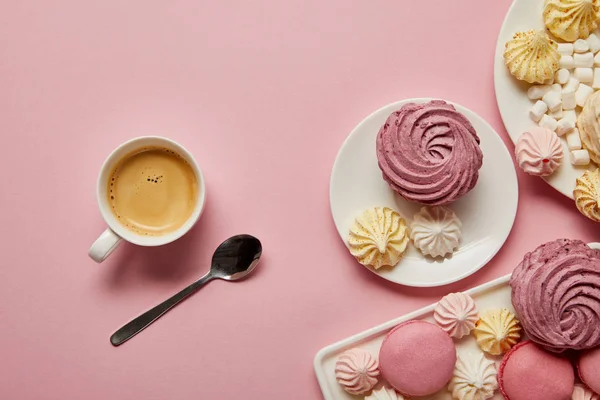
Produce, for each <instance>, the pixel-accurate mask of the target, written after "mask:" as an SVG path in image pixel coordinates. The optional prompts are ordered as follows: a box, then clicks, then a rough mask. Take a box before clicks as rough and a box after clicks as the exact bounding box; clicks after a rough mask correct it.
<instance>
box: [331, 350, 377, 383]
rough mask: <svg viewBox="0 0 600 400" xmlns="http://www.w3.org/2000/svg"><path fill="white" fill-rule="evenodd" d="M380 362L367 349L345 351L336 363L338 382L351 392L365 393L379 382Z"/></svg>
mask: <svg viewBox="0 0 600 400" xmlns="http://www.w3.org/2000/svg"><path fill="white" fill-rule="evenodd" d="M378 367H379V363H378V362H377V359H376V358H375V357H373V356H372V355H371V353H369V352H368V351H366V350H363V349H358V348H356V349H350V350H348V351H345V352H344V353H343V354H342V355H341V356H340V358H339V359H338V360H337V363H336V364H335V378H336V380H337V382H338V383H339V384H340V386H342V387H343V388H344V390H345V391H346V392H348V393H350V394H355V395H356V394H363V393H366V392H368V391H370V390H371V389H373V387H374V386H375V385H376V384H377V381H378V377H379V369H378Z"/></svg>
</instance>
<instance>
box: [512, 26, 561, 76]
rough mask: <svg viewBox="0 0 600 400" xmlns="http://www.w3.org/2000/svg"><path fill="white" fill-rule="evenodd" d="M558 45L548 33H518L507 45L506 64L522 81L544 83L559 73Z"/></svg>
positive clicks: (531, 31) (532, 31)
mask: <svg viewBox="0 0 600 400" xmlns="http://www.w3.org/2000/svg"><path fill="white" fill-rule="evenodd" d="M559 61H560V54H559V53H558V44H557V43H556V42H555V41H554V40H552V39H550V37H548V35H547V34H546V32H544V31H543V30H542V31H534V30H530V31H527V32H517V33H515V35H514V36H513V38H512V40H509V41H508V42H507V43H506V49H505V50H504V62H505V63H506V66H507V67H508V70H509V71H510V73H511V74H512V75H513V76H514V77H515V78H517V79H519V80H521V81H526V82H529V83H544V81H546V80H548V79H551V78H553V77H554V73H555V72H556V71H558V67H559Z"/></svg>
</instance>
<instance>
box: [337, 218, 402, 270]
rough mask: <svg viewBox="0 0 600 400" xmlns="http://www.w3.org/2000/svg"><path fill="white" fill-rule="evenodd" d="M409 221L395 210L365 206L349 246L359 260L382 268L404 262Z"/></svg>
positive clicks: (352, 233) (350, 237) (354, 225)
mask: <svg viewBox="0 0 600 400" xmlns="http://www.w3.org/2000/svg"><path fill="white" fill-rule="evenodd" d="M408 240H409V238H408V227H407V225H406V221H404V219H403V218H402V217H401V216H400V214H398V213H397V212H395V211H394V210H392V209H390V208H387V207H383V208H381V207H374V208H369V209H368V210H365V211H364V212H363V213H362V215H360V216H359V217H358V218H356V220H355V221H354V224H353V225H352V227H351V228H350V236H349V238H348V248H349V249H350V253H351V254H352V255H353V256H354V257H356V259H357V260H358V262H359V263H361V264H363V265H366V266H369V267H373V268H375V269H379V268H381V267H383V266H392V267H393V266H395V265H396V264H398V262H400V259H401V258H402V255H403V254H404V252H405V251H406V247H407V245H408Z"/></svg>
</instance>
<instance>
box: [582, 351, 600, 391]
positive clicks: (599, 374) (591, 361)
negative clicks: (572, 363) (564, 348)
mask: <svg viewBox="0 0 600 400" xmlns="http://www.w3.org/2000/svg"><path fill="white" fill-rule="evenodd" d="M577 370H578V371H579V378H581V381H582V382H583V383H585V384H586V385H587V386H588V387H589V388H590V389H592V390H593V391H594V392H596V393H598V394H600V347H598V348H595V349H592V350H588V351H584V352H582V353H581V356H580V357H579V361H578V362H577Z"/></svg>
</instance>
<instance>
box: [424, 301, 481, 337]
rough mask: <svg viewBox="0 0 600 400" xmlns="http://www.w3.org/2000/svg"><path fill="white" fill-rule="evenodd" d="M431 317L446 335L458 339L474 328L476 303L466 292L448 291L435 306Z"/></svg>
mask: <svg viewBox="0 0 600 400" xmlns="http://www.w3.org/2000/svg"><path fill="white" fill-rule="evenodd" d="M433 318H434V319H435V321H436V322H437V324H438V325H439V326H440V328H442V329H443V330H444V331H445V332H446V333H447V334H448V335H450V336H451V337H453V338H456V339H460V338H462V337H463V336H466V335H468V334H469V333H471V331H472V330H473V329H475V323H476V322H477V320H478V317H477V305H476V304H475V301H474V300H473V299H472V298H471V296H469V295H468V294H464V293H450V294H449V295H447V296H444V297H442V299H441V300H440V302H439V303H438V305H437V306H436V307H435V310H434V311H433Z"/></svg>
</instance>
